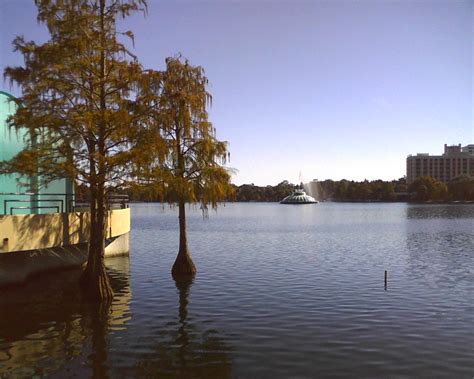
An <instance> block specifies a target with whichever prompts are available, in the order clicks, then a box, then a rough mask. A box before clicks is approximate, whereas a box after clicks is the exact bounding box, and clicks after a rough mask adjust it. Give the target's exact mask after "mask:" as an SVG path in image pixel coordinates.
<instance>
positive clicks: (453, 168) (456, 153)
mask: <svg viewBox="0 0 474 379" xmlns="http://www.w3.org/2000/svg"><path fill="white" fill-rule="evenodd" d="M406 162H407V174H406V176H407V183H408V184H411V183H413V181H414V180H415V179H416V178H418V177H420V176H431V177H432V178H434V179H436V180H439V181H441V182H443V183H448V182H449V181H450V180H453V179H455V178H457V177H459V176H461V175H471V176H474V144H469V145H466V146H462V144H457V145H448V144H444V153H443V154H442V155H430V154H429V153H417V154H416V155H409V156H408V157H407V160H406Z"/></svg>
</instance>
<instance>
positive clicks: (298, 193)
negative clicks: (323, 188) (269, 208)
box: [280, 188, 318, 204]
mask: <svg viewBox="0 0 474 379" xmlns="http://www.w3.org/2000/svg"><path fill="white" fill-rule="evenodd" d="M317 203H318V201H317V200H316V199H315V198H314V197H312V196H309V195H306V192H305V191H304V190H303V188H297V189H295V190H294V191H293V193H292V194H291V195H290V196H287V197H285V198H284V199H283V200H282V201H280V204H317Z"/></svg>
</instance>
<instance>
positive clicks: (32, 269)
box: [0, 233, 130, 287]
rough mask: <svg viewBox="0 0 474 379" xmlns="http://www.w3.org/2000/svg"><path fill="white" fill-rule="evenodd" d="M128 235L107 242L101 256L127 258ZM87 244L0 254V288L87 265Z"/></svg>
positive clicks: (128, 248)
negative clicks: (34, 276) (43, 273)
mask: <svg viewBox="0 0 474 379" xmlns="http://www.w3.org/2000/svg"><path fill="white" fill-rule="evenodd" d="M129 250H130V234H129V233H126V234H123V235H121V236H118V237H112V238H110V239H108V240H107V246H106V248H105V257H106V258H108V257H114V256H120V255H128V254H129ZM87 253H88V249H87V243H81V244H77V245H69V246H58V247H52V248H47V249H35V250H27V251H17V252H13V253H9V254H0V287H2V286H6V285H12V284H18V283H22V282H24V281H25V280H27V279H28V277H30V276H32V275H34V274H38V273H40V272H45V271H52V270H57V269H65V268H70V267H80V266H82V265H84V264H85V263H86V262H87Z"/></svg>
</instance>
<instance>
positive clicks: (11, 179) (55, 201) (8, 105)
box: [0, 91, 74, 215]
mask: <svg viewBox="0 0 474 379" xmlns="http://www.w3.org/2000/svg"><path fill="white" fill-rule="evenodd" d="M13 99H14V97H13V96H12V95H11V94H9V93H7V92H3V91H0V161H7V160H10V159H12V158H13V157H14V156H15V155H16V154H18V153H19V152H20V151H21V150H23V148H24V146H25V133H27V132H26V131H21V130H20V131H17V130H15V129H14V128H9V126H8V124H7V119H8V117H9V116H10V115H12V114H14V113H15V111H16V104H15V103H14V102H13V101H12V100H13ZM33 184H37V185H38V188H39V190H38V192H37V193H32V192H31V188H32V185H33ZM73 207H74V186H73V182H72V180H70V179H61V180H55V181H53V182H51V183H48V184H47V185H46V184H45V183H43V181H42V179H41V177H38V176H34V177H24V176H23V177H21V176H20V175H5V174H1V173H0V215H3V214H44V213H55V212H70V211H72V210H73Z"/></svg>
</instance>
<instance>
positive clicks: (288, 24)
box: [0, 0, 474, 185]
mask: <svg viewBox="0 0 474 379" xmlns="http://www.w3.org/2000/svg"><path fill="white" fill-rule="evenodd" d="M473 24H474V1H457V0H437V1H429V0H417V1H408V0H407V1H405V0H398V1H397V0H393V1H384V0H378V1H357V0H352V1H350V0H347V1H338V0H332V1H329V0H328V1H298V0H293V1H290V0H288V1H264V0H261V1H225V0H222V1H218V0H216V1H208V2H202V1H196V0H194V1H159V0H150V1H149V13H148V16H147V17H145V18H144V17H143V16H142V15H136V16H134V17H132V18H131V19H129V20H127V21H126V22H125V25H124V26H123V28H124V29H127V28H128V29H131V30H133V31H134V33H135V37H136V44H135V52H136V53H137V55H138V56H139V58H140V59H141V61H142V63H143V64H144V65H145V66H147V67H152V68H157V69H160V68H163V67H164V59H165V57H167V56H172V55H176V54H177V53H179V52H180V53H182V54H183V55H184V56H185V57H187V58H189V59H190V61H191V62H192V63H193V64H197V65H202V66H203V67H204V68H205V70H206V73H207V76H208V78H209V80H210V83H211V86H210V91H211V93H212V95H213V98H214V102H213V107H212V109H211V110H210V114H211V120H212V121H213V122H214V125H215V127H216V128H217V131H218V136H219V138H221V139H224V140H227V141H229V143H230V151H231V162H230V165H231V166H232V167H234V168H236V169H238V173H237V175H236V176H235V177H234V182H235V183H236V184H242V183H255V184H261V185H263V184H277V183H278V182H280V181H282V180H284V179H287V180H290V181H293V182H297V181H298V178H299V173H300V172H302V175H303V178H304V179H306V180H310V179H313V178H318V179H320V180H322V179H326V178H331V179H342V178H346V179H354V180H363V179H365V178H367V179H369V180H370V179H377V178H380V179H393V178H399V177H401V176H403V175H404V174H405V158H406V156H407V155H408V154H410V153H418V152H427V153H432V154H436V153H441V152H442V149H443V145H444V143H449V144H451V143H462V144H463V145H464V144H467V143H474V123H473V107H474V102H473V72H474V71H473V56H474V52H473V35H474V26H473ZM17 34H24V35H25V36H26V37H27V38H32V39H36V40H44V39H45V38H46V33H45V31H44V30H43V29H41V28H40V27H39V26H38V25H37V23H36V11H35V7H34V5H33V1H29V0H0V70H2V71H3V68H4V67H5V66H7V65H12V64H18V63H20V62H21V60H20V57H19V56H18V54H15V53H13V52H12V51H11V45H10V44H11V40H12V39H13V38H14V36H15V35H17ZM0 88H1V86H0ZM3 88H6V89H7V90H8V83H3Z"/></svg>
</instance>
